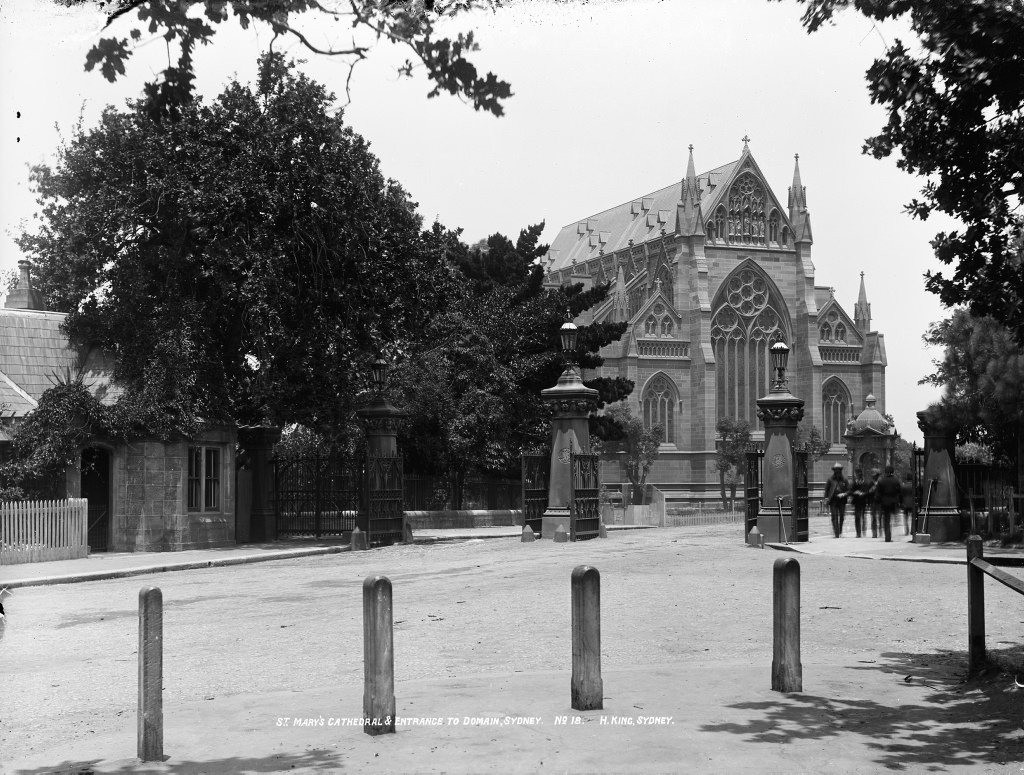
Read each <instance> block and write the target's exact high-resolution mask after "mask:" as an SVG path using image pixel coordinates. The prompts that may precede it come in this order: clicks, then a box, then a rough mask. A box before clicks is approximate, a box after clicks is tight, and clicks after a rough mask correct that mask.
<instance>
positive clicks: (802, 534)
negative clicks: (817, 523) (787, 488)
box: [793, 450, 811, 542]
mask: <svg viewBox="0 0 1024 775" xmlns="http://www.w3.org/2000/svg"><path fill="white" fill-rule="evenodd" d="M793 496H794V501H795V502H794V503H793V521H794V522H796V539H795V540H796V541H798V542H799V541H810V540H811V526H810V522H809V520H808V517H809V516H810V486H809V483H808V481H807V453H806V452H802V451H800V450H794V451H793Z"/></svg>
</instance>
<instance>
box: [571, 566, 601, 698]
mask: <svg viewBox="0 0 1024 775" xmlns="http://www.w3.org/2000/svg"><path fill="white" fill-rule="evenodd" d="M572 707H573V709H574V710H601V709H602V708H604V685H603V684H602V682H601V574H600V573H598V572H597V568H591V567H590V566H589V565H580V566H578V567H576V568H575V569H573V572H572Z"/></svg>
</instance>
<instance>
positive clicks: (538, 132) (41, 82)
mask: <svg viewBox="0 0 1024 775" xmlns="http://www.w3.org/2000/svg"><path fill="white" fill-rule="evenodd" d="M802 11H803V6H802V5H798V4H797V3H795V2H793V1H792V0H783V2H771V3H769V2H766V0H687V1H686V2H656V1H655V0H625V2H612V1H610V0H609V1H604V2H602V0H591V2H587V3H577V2H571V0H570V1H569V2H562V3H558V4H556V3H551V2H543V1H542V0H541V1H536V2H527V3H523V2H515V1H514V0H513V2H511V3H510V4H508V5H506V6H505V7H503V8H501V9H499V10H498V11H497V12H493V13H492V12H485V13H482V14H474V15H472V16H461V17H458V18H457V19H456V20H454V21H452V22H450V23H448V24H446V25H445V26H444V27H443V28H442V29H443V31H444V32H445V33H446V34H452V35H454V34H455V33H457V32H459V31H467V30H471V29H472V30H474V31H475V36H476V39H477V41H478V42H479V44H480V46H481V50H480V51H479V52H477V53H476V54H474V56H473V61H474V62H475V63H476V65H477V67H478V69H479V70H480V71H481V72H487V71H493V72H494V73H496V74H497V75H498V76H499V77H500V78H502V79H503V80H506V81H509V82H511V84H512V90H513V92H514V96H513V97H512V98H511V99H509V100H508V101H507V102H506V104H505V111H506V112H505V115H504V116H502V117H500V118H497V117H494V116H493V115H491V114H490V113H483V112H476V111H474V110H473V108H472V106H471V105H469V104H467V103H464V102H462V101H461V100H459V99H457V98H455V97H452V96H449V95H442V96H439V97H437V98H435V99H429V100H428V99H427V93H428V92H429V91H430V88H431V84H430V83H429V82H428V81H427V79H426V77H425V76H424V75H423V74H422V73H419V74H415V75H414V77H413V78H400V77H399V76H398V75H397V74H396V70H397V67H398V66H399V65H401V64H402V62H404V61H405V59H406V54H405V53H404V52H403V51H401V50H399V49H397V48H395V47H390V46H386V45H385V46H379V47H377V48H376V49H375V50H374V51H373V52H372V53H371V55H370V57H369V59H368V60H366V61H364V62H361V63H360V64H359V65H358V67H357V68H356V69H355V72H354V74H353V78H352V81H351V91H350V96H349V97H346V93H345V79H346V76H347V74H348V70H347V67H346V66H345V65H343V64H342V63H341V62H339V61H338V60H336V59H330V58H326V57H318V56H317V55H315V54H312V53H310V52H307V51H305V50H304V49H302V47H301V46H300V45H298V44H296V43H291V44H288V45H282V44H281V41H278V42H277V44H275V48H276V49H277V50H287V51H288V52H289V53H290V54H291V55H292V56H294V57H295V58H296V59H305V60H307V61H306V63H305V64H302V65H300V67H302V69H303V70H304V71H305V72H306V73H308V74H309V75H310V76H311V77H313V78H314V79H316V80H319V81H321V82H322V83H325V84H326V85H327V86H328V88H330V89H331V90H333V91H334V92H335V93H336V94H338V95H339V105H341V104H344V108H343V110H344V116H345V120H346V122H347V123H348V124H349V125H351V126H352V127H353V128H354V129H355V131H357V132H359V133H360V134H361V135H363V136H364V137H365V138H366V139H367V140H368V141H369V142H370V144H371V146H370V147H371V150H372V151H373V152H374V153H375V154H376V155H377V156H378V157H379V158H380V160H381V168H382V170H383V171H384V173H385V175H387V176H389V177H392V178H395V179H396V180H398V181H399V182H400V183H401V184H402V185H403V186H404V187H405V189H406V190H407V191H409V192H410V194H411V195H412V198H413V200H414V201H416V202H418V203H419V210H420V213H421V214H422V215H423V217H424V218H425V219H426V220H427V222H430V221H433V220H434V219H435V218H437V219H439V220H440V221H441V222H442V223H443V224H444V225H446V226H448V227H449V228H456V227H459V228H462V229H463V230H464V231H463V239H464V240H465V241H467V242H469V243H471V244H472V243H474V242H476V241H478V240H480V239H484V238H486V237H487V236H488V235H490V234H493V233H495V232H499V233H502V234H505V235H507V236H509V237H511V238H512V239H515V237H516V236H517V235H518V233H519V230H520V229H522V228H524V227H526V226H528V225H531V224H535V223H540V222H542V221H543V222H544V223H545V224H546V228H545V230H544V233H543V235H542V241H544V242H551V241H552V240H553V239H554V237H555V236H556V235H557V233H558V231H559V229H560V228H561V227H562V226H565V225H567V224H570V223H575V222H576V221H578V220H581V219H583V218H586V217H587V216H589V215H592V214H594V213H597V212H600V211H602V210H605V209H608V208H610V207H613V206H615V205H618V204H621V203H623V202H626V201H630V200H633V199H636V198H638V197H640V196H643V195H645V194H648V193H651V192H653V191H656V190H658V189H660V188H663V187H665V186H667V185H669V184H671V183H674V182H676V181H679V180H681V179H682V178H683V177H684V176H685V172H686V162H687V147H688V146H689V145H691V144H692V145H693V146H694V150H693V153H694V161H695V164H696V168H697V172H698V174H699V173H701V172H704V171H707V170H710V169H714V168H715V167H719V166H721V165H723V164H726V163H728V162H731V161H734V160H736V159H738V158H739V156H740V152H741V151H742V148H743V140H742V138H743V137H745V136H746V137H749V138H750V141H749V145H750V150H751V152H752V153H753V155H754V158H755V159H756V160H757V162H758V164H759V166H760V167H761V170H762V171H763V172H764V174H765V175H766V176H767V179H768V184H769V186H770V187H771V188H772V190H773V191H774V193H775V195H776V197H777V198H778V199H779V200H780V201H782V202H783V204H785V202H786V192H787V188H788V187H789V185H790V183H791V182H792V178H793V164H794V155H795V154H799V156H800V174H801V178H802V181H803V184H804V185H805V186H806V188H807V203H808V208H809V210H810V214H811V222H812V225H813V230H814V246H813V252H812V258H813V262H814V265H815V282H816V284H817V285H824V286H831V287H833V288H835V294H836V297H837V298H838V299H839V301H840V303H841V304H842V305H843V306H844V307H845V309H846V310H847V312H849V313H850V314H851V315H852V314H853V307H854V302H855V301H856V298H857V292H858V288H859V283H860V273H861V272H864V281H865V285H866V288H867V293H868V300H869V302H870V303H871V311H872V328H874V329H876V330H878V331H880V332H881V333H883V334H884V335H885V344H886V351H887V355H888V368H887V371H886V375H887V376H886V393H887V396H886V405H885V407H884V411H887V412H889V413H891V414H892V415H893V417H894V419H895V421H896V429H897V431H898V432H899V433H900V435H901V436H903V437H904V438H906V439H908V440H910V441H917V442H918V444H920V442H921V434H920V431H919V430H918V428H917V424H916V418H915V416H914V413H915V412H917V411H919V410H921V409H923V408H925V407H926V406H927V405H928V404H929V403H931V402H932V401H935V400H937V399H938V397H939V391H938V389H937V388H934V387H929V386H922V385H918V384H917V383H918V380H920V379H921V378H922V377H924V376H926V375H928V374H930V373H931V372H932V371H933V370H934V369H933V366H932V361H933V360H934V359H936V358H939V357H941V351H939V350H937V349H935V348H928V347H926V346H925V345H924V344H923V342H922V339H921V337H922V335H923V334H924V333H925V331H926V329H927V327H928V325H929V324H930V323H932V322H934V321H938V320H940V319H942V318H944V317H947V316H948V314H949V311H948V310H945V309H943V308H942V306H941V305H940V303H939V301H938V299H937V297H935V296H933V295H931V294H928V293H926V292H925V290H924V279H923V276H924V273H925V272H926V271H927V270H928V269H938V268H939V266H938V264H937V262H936V260H935V259H934V256H933V254H932V251H931V247H930V245H929V241H930V240H931V239H932V238H933V237H934V235H935V234H936V233H937V232H938V231H940V230H942V229H946V228H950V227H951V226H953V224H951V223H949V222H944V221H942V220H941V219H938V218H934V217H933V218H932V219H930V220H929V221H928V222H926V223H922V222H920V221H915V220H912V219H911V218H910V217H909V216H908V215H906V214H905V213H904V212H903V206H904V205H905V204H906V203H907V202H909V201H910V200H911V199H912V198H913V197H914V196H915V195H917V194H918V192H919V191H920V189H921V187H922V185H923V183H924V181H923V180H922V179H920V178H916V177H913V176H910V175H908V174H906V173H904V172H902V171H900V170H898V169H897V167H896V164H895V160H894V159H886V160H876V159H873V158H871V157H870V156H865V155H863V154H862V153H861V147H862V145H863V142H864V140H865V138H867V137H869V136H872V135H874V134H877V133H878V132H879V130H880V129H881V127H882V126H883V124H884V121H885V115H884V113H883V111H882V109H881V108H879V107H878V106H874V105H872V104H871V103H870V98H869V95H868V92H867V86H866V81H865V77H864V74H865V71H866V70H867V68H868V67H869V66H870V64H871V62H872V60H873V59H874V58H875V57H878V56H881V55H882V54H883V52H884V50H885V46H886V45H887V44H888V45H891V44H892V43H893V42H894V41H895V40H896V39H897V38H901V39H902V40H904V42H906V43H911V42H912V41H913V36H912V35H911V34H910V33H909V31H908V29H907V28H906V27H905V25H904V24H903V23H902V21H901V20H894V21H890V22H887V23H885V24H879V25H876V24H873V23H872V22H870V21H869V20H867V19H865V18H864V17H861V16H859V15H857V14H856V13H853V12H847V13H845V14H841V15H840V17H839V18H838V19H837V23H836V24H835V25H834V26H832V27H827V28H824V29H822V30H819V31H818V32H816V33H814V34H813V35H808V34H807V33H806V32H805V31H804V29H803V27H802V26H801V24H800V16H801V14H802ZM104 21H105V19H104V17H103V15H102V14H101V13H100V12H99V11H98V10H97V9H96V7H88V6H87V7H85V8H81V7H80V8H76V9H67V8H61V7H60V6H58V5H56V4H55V3H54V2H53V0H0V138H2V139H0V142H2V146H0V272H3V273H6V272H7V271H9V270H13V269H15V268H16V266H17V262H18V259H19V258H21V255H20V254H19V251H18V248H17V245H16V244H15V243H14V241H13V235H15V234H17V233H18V232H19V231H20V230H21V228H23V227H27V228H29V229H30V230H31V229H32V228H33V227H32V220H33V216H34V214H35V213H36V209H37V208H36V203H35V200H34V197H33V195H32V192H31V190H30V186H29V181H28V168H29V166H30V165H33V164H39V163H48V164H53V163H54V162H55V160H56V150H57V148H58V146H59V144H60V142H61V137H62V136H63V137H64V138H70V137H71V134H72V129H73V127H74V125H75V124H76V122H77V121H78V120H79V119H81V120H82V122H83V124H84V126H86V127H88V126H90V125H92V124H94V123H95V122H96V120H97V118H98V116H99V113H100V111H101V110H102V108H103V106H105V105H107V104H114V105H118V106H120V105H123V102H124V100H125V99H128V98H132V97H136V96H138V95H139V93H140V92H141V89H142V85H143V83H144V82H145V80H147V79H148V78H149V77H151V76H152V74H153V73H154V72H156V71H158V70H159V69H161V68H162V67H164V66H166V64H167V58H168V51H167V48H166V46H165V43H164V41H163V40H162V39H160V38H156V37H154V36H151V35H148V34H144V35H143V37H142V39H141V40H140V41H139V43H138V44H137V46H138V47H137V49H136V50H135V55H134V57H133V59H132V60H130V61H129V63H128V66H127V73H126V75H125V76H124V77H122V78H121V79H119V80H118V81H117V82H115V83H113V84H111V83H109V82H107V81H106V80H105V79H104V78H103V77H102V76H101V75H99V73H98V72H91V73H87V72H85V71H84V63H85V56H86V52H87V51H88V50H89V48H90V47H91V46H92V45H93V44H94V43H95V41H96V40H98V39H99V37H100V36H101V28H102V26H103V23H104ZM133 23H137V20H136V19H135V18H134V16H133V15H127V16H125V17H123V18H122V19H121V20H119V21H118V22H115V25H114V27H113V28H112V29H110V30H107V31H106V32H104V33H103V34H105V35H111V34H116V35H118V36H127V32H128V30H129V29H130V28H131V27H132V26H133ZM304 24H306V25H312V26H307V27H306V29H308V30H310V31H311V32H312V33H313V34H315V35H317V36H318V38H317V40H318V42H321V43H327V44H331V43H333V44H336V45H342V44H345V43H347V41H348V38H347V37H346V36H345V35H346V33H345V30H344V28H343V27H341V26H332V25H331V24H329V23H324V22H323V20H322V19H321V20H316V21H315V24H314V20H312V19H306V20H305V21H304ZM270 40H271V34H270V33H269V32H268V31H267V30H266V29H265V28H264V29H259V28H253V29H250V30H249V31H242V30H241V29H240V28H239V27H238V25H237V24H235V23H233V22H232V23H229V24H222V25H221V30H220V31H219V32H218V34H217V35H216V36H215V38H214V43H213V45H211V46H208V47H205V48H203V49H201V50H199V51H198V52H197V57H196V60H197V73H198V79H197V83H198V87H199V90H200V92H201V93H203V94H205V95H208V96H210V97H213V96H215V95H216V94H217V93H218V92H219V91H220V90H221V89H222V88H223V87H224V86H225V85H226V83H227V82H228V81H229V80H230V79H231V78H233V77H237V78H238V79H240V80H242V81H249V80H251V79H252V78H253V75H254V73H255V60H256V57H257V56H258V55H259V53H260V51H262V50H264V49H265V48H266V47H267V45H268V44H269V42H270ZM172 54H173V52H172ZM861 408H862V407H860V406H858V407H857V410H858V411H859V410H860V409H861Z"/></svg>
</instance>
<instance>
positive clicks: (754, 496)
mask: <svg viewBox="0 0 1024 775" xmlns="http://www.w3.org/2000/svg"><path fill="white" fill-rule="evenodd" d="M807 465H808V455H807V452H805V451H802V450H793V495H794V503H793V522H794V523H795V525H796V531H795V533H794V539H793V540H794V541H810V540H811V526H810V482H809V478H808V472H807ZM763 466H764V450H763V449H754V450H748V451H747V476H746V479H745V480H744V492H745V493H746V505H747V513H746V522H745V525H744V527H745V529H746V533H745V534H744V540H746V535H748V534H749V533H750V531H751V530H753V529H754V528H755V527H757V514H758V512H759V511H760V510H761V480H762V478H763V477H762V473H763V471H764V468H763Z"/></svg>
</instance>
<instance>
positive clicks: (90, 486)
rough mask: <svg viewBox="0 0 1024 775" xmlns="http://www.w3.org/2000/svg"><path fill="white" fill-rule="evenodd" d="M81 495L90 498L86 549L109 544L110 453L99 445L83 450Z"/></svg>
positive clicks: (100, 548)
mask: <svg viewBox="0 0 1024 775" xmlns="http://www.w3.org/2000/svg"><path fill="white" fill-rule="evenodd" d="M81 497H83V498H88V499H89V551H91V552H105V551H107V550H108V549H109V547H110V453H109V452H107V450H105V449H102V448H100V447H87V448H85V449H84V450H82V488H81Z"/></svg>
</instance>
